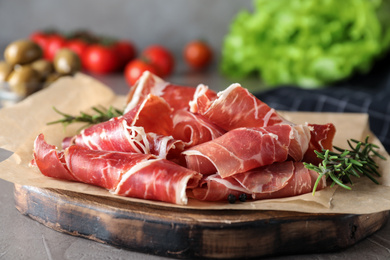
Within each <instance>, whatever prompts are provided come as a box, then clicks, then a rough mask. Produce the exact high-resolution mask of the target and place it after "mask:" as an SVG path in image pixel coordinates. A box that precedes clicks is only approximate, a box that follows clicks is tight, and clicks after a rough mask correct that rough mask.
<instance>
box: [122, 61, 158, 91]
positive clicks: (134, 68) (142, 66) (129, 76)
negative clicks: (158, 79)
mask: <svg viewBox="0 0 390 260" xmlns="http://www.w3.org/2000/svg"><path fill="white" fill-rule="evenodd" d="M147 70H148V71H150V72H151V73H153V74H156V75H158V74H159V70H158V68H156V67H155V66H154V65H153V64H151V63H149V62H148V61H145V60H142V59H134V60H132V61H130V62H129V63H128V64H127V65H126V67H125V70H124V76H125V79H126V81H127V84H129V86H130V87H131V86H134V84H135V83H136V82H137V80H138V79H139V77H141V75H142V74H143V73H144V72H145V71H147Z"/></svg>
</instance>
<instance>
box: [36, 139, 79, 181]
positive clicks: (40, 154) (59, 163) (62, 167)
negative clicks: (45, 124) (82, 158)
mask: <svg viewBox="0 0 390 260" xmlns="http://www.w3.org/2000/svg"><path fill="white" fill-rule="evenodd" d="M33 156H34V161H33V163H32V165H35V166H37V167H38V168H39V170H40V171H41V173H42V174H43V175H45V176H48V177H53V178H58V179H63V180H70V181H75V180H76V177H75V176H73V174H72V173H71V172H70V171H69V170H68V168H67V166H66V162H65V159H64V153H63V152H60V153H58V152H57V147H55V146H54V145H50V144H48V143H46V142H45V140H44V136H43V134H40V135H38V136H37V138H36V139H35V141H34V151H33Z"/></svg>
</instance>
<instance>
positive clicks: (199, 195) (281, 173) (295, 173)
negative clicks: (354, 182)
mask: <svg viewBox="0 0 390 260" xmlns="http://www.w3.org/2000/svg"><path fill="white" fill-rule="evenodd" d="M317 177H318V173H316V172H314V171H310V170H308V169H306V168H305V167H304V165H303V163H302V162H292V161H286V162H280V163H274V164H271V165H267V166H263V167H260V168H257V169H254V170H251V171H248V172H245V173H240V174H237V175H234V176H231V177H227V178H221V176H220V175H218V174H214V175H210V176H208V177H206V178H204V179H203V180H202V181H201V184H200V187H199V188H196V189H193V191H192V196H193V197H194V198H196V199H199V200H205V201H220V200H225V201H227V198H228V196H229V195H230V194H232V195H235V196H236V197H238V196H239V195H240V194H246V195H247V197H248V198H252V199H253V200H259V199H275V198H282V197H290V196H296V195H300V194H305V193H308V192H311V190H312V189H313V187H314V184H315V181H316V179H317ZM325 187H326V182H325V179H321V182H320V185H319V186H318V187H317V190H321V189H323V188H325Z"/></svg>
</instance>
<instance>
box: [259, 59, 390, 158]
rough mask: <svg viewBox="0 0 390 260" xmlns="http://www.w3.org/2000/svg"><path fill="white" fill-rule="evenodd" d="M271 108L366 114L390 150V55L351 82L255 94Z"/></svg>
mask: <svg viewBox="0 0 390 260" xmlns="http://www.w3.org/2000/svg"><path fill="white" fill-rule="evenodd" d="M255 95H256V96H257V97H258V98H259V99H261V100H262V101H263V102H265V103H267V104H268V105H269V106H270V107H272V108H275V109H277V110H287V111H314V112H348V113H350V112H356V113H367V114H368V115H369V123H370V129H371V131H372V132H373V133H374V134H375V135H376V136H377V137H378V139H379V140H380V141H381V142H382V144H383V145H384V146H385V148H386V150H387V152H390V58H389V57H387V58H386V59H384V60H382V61H381V62H379V63H378V64H377V65H376V66H375V67H374V69H373V70H372V71H371V72H370V73H368V74H366V75H359V76H356V77H354V78H353V79H350V80H349V81H345V82H340V83H338V84H336V85H333V86H329V87H325V88H322V89H316V90H308V89H301V88H297V87H294V86H282V87H279V88H275V89H273V90H270V91H266V92H261V93H255Z"/></svg>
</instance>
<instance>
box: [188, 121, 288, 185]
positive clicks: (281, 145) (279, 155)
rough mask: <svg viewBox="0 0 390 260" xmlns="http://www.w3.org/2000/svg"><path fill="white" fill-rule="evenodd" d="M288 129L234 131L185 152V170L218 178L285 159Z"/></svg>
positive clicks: (260, 128) (264, 128)
mask: <svg viewBox="0 0 390 260" xmlns="http://www.w3.org/2000/svg"><path fill="white" fill-rule="evenodd" d="M291 131H292V127H291V126H290V125H274V126H269V127H259V128H237V129H234V130H232V131H229V132H227V133H226V134H224V135H223V136H221V137H218V138H217V139H214V140H212V141H209V142H206V143H203V144H200V145H197V146H194V147H192V148H190V149H188V150H185V151H184V152H183V154H184V155H185V159H186V162H187V167H188V168H190V169H193V170H195V171H198V172H200V173H202V174H212V173H215V172H218V173H219V174H220V175H221V177H222V178H225V177H228V176H231V175H234V174H237V173H240V172H246V171H248V170H251V169H254V168H257V167H260V166H264V165H268V164H272V163H274V162H282V161H285V160H286V159H287V156H288V147H289V145H290V134H291Z"/></svg>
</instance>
